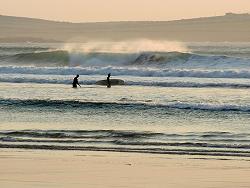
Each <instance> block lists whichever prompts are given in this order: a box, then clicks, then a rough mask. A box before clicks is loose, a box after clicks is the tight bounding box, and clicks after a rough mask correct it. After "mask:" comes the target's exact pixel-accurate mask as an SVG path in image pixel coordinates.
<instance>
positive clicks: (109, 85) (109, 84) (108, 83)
mask: <svg viewBox="0 0 250 188" xmlns="http://www.w3.org/2000/svg"><path fill="white" fill-rule="evenodd" d="M110 76H111V74H110V73H109V74H108V77H107V88H111V82H110Z"/></svg>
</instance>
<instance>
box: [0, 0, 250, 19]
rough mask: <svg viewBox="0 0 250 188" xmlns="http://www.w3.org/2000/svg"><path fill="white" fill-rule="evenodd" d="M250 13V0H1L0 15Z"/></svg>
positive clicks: (68, 16)
mask: <svg viewBox="0 0 250 188" xmlns="http://www.w3.org/2000/svg"><path fill="white" fill-rule="evenodd" d="M226 12H236V13H244V12H250V0H0V14H1V15H12V16H23V17H34V18H44V19H49V20H60V21H72V22H93V21H126V20H173V19H182V18H193V17H201V16H215V15H223V14H224V13H226Z"/></svg>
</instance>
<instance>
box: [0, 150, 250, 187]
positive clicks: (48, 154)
mask: <svg viewBox="0 0 250 188" xmlns="http://www.w3.org/2000/svg"><path fill="white" fill-rule="evenodd" d="M222 159H223V158H221V159H220V158H205V159H204V158H203V159H199V157H192V156H191V157H190V156H189V157H187V156H176V155H156V154H137V153H113V152H87V151H41V150H17V149H1V151H0V167H1V170H0V187H1V188H31V187H32V188H34V187H46V188H52V187H53V188H54V187H60V188H64V187H65V188H67V187H70V188H80V187H87V188H97V187H109V188H110V187H133V188H134V187H135V188H137V187H138V188H144V187H157V188H158V187H160V188H161V187H162V188H163V187H170V188H184V187H185V188H189V187H190V188H191V187H192V188H194V187H195V188H212V187H216V188H236V187H237V188H239V187H249V185H250V179H249V174H250V161H248V160H244V159H243V158H234V159H231V160H222Z"/></svg>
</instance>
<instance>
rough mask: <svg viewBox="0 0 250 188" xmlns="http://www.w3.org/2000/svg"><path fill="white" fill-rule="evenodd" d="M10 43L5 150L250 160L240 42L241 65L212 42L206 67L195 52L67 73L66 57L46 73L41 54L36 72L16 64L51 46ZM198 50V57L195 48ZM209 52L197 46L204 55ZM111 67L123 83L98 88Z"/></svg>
mask: <svg viewBox="0 0 250 188" xmlns="http://www.w3.org/2000/svg"><path fill="white" fill-rule="evenodd" d="M6 45H7V44H5V46H4V47H2V48H0V52H1V50H2V52H1V53H2V56H4V58H2V60H1V61H0V72H1V75H0V120H1V121H0V147H2V148H26V149H51V150H53V149H63V150H105V151H126V152H146V153H162V154H164V153H168V154H188V155H195V154H199V155H212V156H214V155H216V156H245V157H250V127H249V123H250V88H249V87H250V82H249V81H250V80H249V78H250V77H249V76H248V75H250V74H249V73H248V69H247V68H248V67H249V66H250V61H249V60H248V59H247V57H246V53H245V52H246V51H247V50H249V49H250V45H246V44H244V45H243V46H242V49H244V50H245V51H244V50H243V52H244V57H242V53H243V52H242V51H241V53H238V55H237V56H235V53H236V52H237V50H238V51H240V49H241V48H240V45H242V44H238V45H236V46H235V47H234V46H231V48H230V50H231V51H232V49H234V53H232V56H233V58H234V59H235V58H237V62H241V63H240V64H239V66H238V67H237V62H236V63H235V62H229V58H231V57H227V58H224V59H226V61H224V62H223V63H221V62H222V59H223V57H221V55H223V54H221V55H220V56H218V53H222V52H223V51H222V50H221V49H222V48H223V44H220V45H218V44H216V45H217V48H218V50H217V54H216V56H215V55H214V53H215V52H213V53H211V44H209V45H210V46H207V49H208V51H207V52H206V53H208V54H209V57H205V59H206V61H207V59H208V58H209V61H211V62H209V63H210V64H209V67H208V64H204V61H205V59H203V60H202V61H201V63H200V64H199V65H198V63H199V62H197V57H195V60H194V57H193V56H192V57H189V59H186V60H185V62H184V63H183V62H182V61H184V60H183V59H182V60H181V62H180V61H179V60H177V61H176V58H174V59H171V60H169V59H168V60H167V62H161V65H159V64H157V65H155V64H154V65H153V66H152V65H149V64H152V61H153V60H152V59H150V60H148V59H146V60H145V61H146V62H145V64H144V65H143V66H142V67H141V65H140V66H138V65H137V66H134V65H133V66H131V65H128V64H126V63H125V64H121V63H118V65H111V64H110V65H106V63H104V64H103V66H101V65H102V64H101V62H100V61H98V63H99V64H95V66H90V65H89V63H87V64H82V65H81V66H77V67H75V66H71V65H67V66H63V67H62V66H58V64H60V62H61V60H62V59H60V58H59V60H58V59H57V60H58V62H57V63H56V64H57V65H55V64H53V63H52V64H50V65H53V66H50V67H48V66H47V65H48V63H49V62H46V63H45V64H43V61H44V57H43V60H41V59H37V58H38V57H37V56H35V57H33V59H32V64H34V65H35V66H34V65H32V66H30V65H27V64H23V62H22V64H17V63H18V62H20V61H21V60H20V57H25V58H26V59H25V60H26V61H28V60H27V55H19V56H18V57H19V61H17V59H15V60H13V59H12V60H11V59H10V58H9V56H10V54H11V55H13V53H15V54H20V53H31V51H34V50H35V53H39V52H37V50H38V51H39V50H42V51H44V50H47V48H45V47H44V46H46V45H45V44H43V46H41V48H38V47H36V48H34V47H32V48H30V47H29V48H28V47H27V46H26V47H25V49H23V48H24V47H22V46H20V44H16V46H14V47H13V44H12V46H11V45H9V47H8V48H6ZM18 45H19V46H20V47H19V48H20V49H21V50H22V51H21V52H20V49H19V48H17V46H18ZM22 45H23V44H22ZM221 45H222V47H221ZM224 45H225V44H224ZM226 45H231V44H226ZM51 48H52V47H51ZM193 48H194V49H195V50H196V53H198V51H197V49H196V48H198V47H197V44H196V46H195V47H193ZM204 48H205V49H206V47H204V46H201V45H200V47H199V50H203V53H201V55H204V54H205V51H204ZM227 48H229V47H228V46H227V47H225V46H224V48H223V49H224V51H225V50H226V49H227ZM236 48H237V49H236ZM3 49H4V50H3ZM209 49H210V51H209ZM3 51H4V52H3ZM215 51H216V49H215ZM7 52H8V53H7ZM229 52H230V51H229V50H228V51H226V52H223V53H229ZM32 53H33V52H32ZM6 55H7V56H8V58H9V59H8V61H7V60H6V58H7V57H6ZM82 56H84V55H83V54H82ZM127 56H128V55H127ZM133 56H135V54H133ZM189 56H190V55H189ZM210 56H211V57H210ZM50 57H51V56H50ZM122 57H123V58H124V55H123V56H122ZM139 57H140V54H139ZM12 58H13V57H12ZM39 58H40V56H39ZM95 58H98V57H96V56H95ZM102 58H103V57H102ZM110 58H111V57H109V59H110ZM129 58H130V59H131V58H132V56H129ZM185 58H187V57H185ZM199 58H201V57H200V55H199ZM241 58H242V59H241ZM111 59H112V58H111ZM115 59H116V60H117V59H119V58H118V57H117V56H116V57H115ZM57 60H56V61H57ZM231 60H232V59H231ZM29 61H30V60H29ZM51 61H52V60H51ZM53 61H54V60H53ZM91 61H93V59H92V60H91ZM123 61H124V59H123ZM154 61H156V59H154ZM174 61H176V63H177V66H174ZM38 62H39V64H36V63H38ZM6 63H7V66H6ZM155 63H158V62H155ZM181 63H182V64H181ZM41 64H42V66H41ZM212 64H213V65H212ZM223 66H225V69H223ZM182 67H185V68H184V69H183V68H182ZM93 70H94V71H93ZM114 70H116V71H114ZM225 70H227V71H225ZM109 71H110V72H111V73H113V72H112V71H114V74H113V78H119V79H123V80H125V83H126V84H125V85H124V86H113V87H112V88H111V89H108V88H106V87H103V86H96V85H95V82H96V81H98V80H101V79H105V76H106V73H108V72H109ZM78 72H80V73H81V75H80V83H81V84H82V85H83V87H82V88H78V89H73V88H71V85H70V84H71V80H72V78H73V77H74V74H75V73H78ZM176 72H178V74H176ZM194 72H195V74H193V73H194ZM148 73H150V74H148ZM159 73H161V74H159ZM191 73H192V74H191ZM198 73H199V74H198Z"/></svg>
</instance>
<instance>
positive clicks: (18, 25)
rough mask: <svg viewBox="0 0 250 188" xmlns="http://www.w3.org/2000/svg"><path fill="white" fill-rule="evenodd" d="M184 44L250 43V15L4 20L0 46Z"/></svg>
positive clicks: (13, 18)
mask: <svg viewBox="0 0 250 188" xmlns="http://www.w3.org/2000/svg"><path fill="white" fill-rule="evenodd" d="M141 38H143V39H150V40H169V41H172V40H173V41H184V42H205V41H210V42H224V41H227V42H250V14H248V13H244V14H235V13H226V14H225V15H224V16H214V17H202V18H193V19H182V20H174V21H131V22H130V21H121V22H96V23H70V22H57V21H49V20H42V19H34V18H24V17H13V16H1V15H0V42H86V41H96V40H109V41H122V40H133V39H141Z"/></svg>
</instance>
